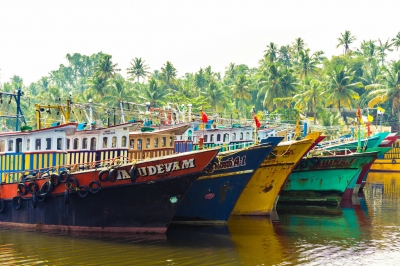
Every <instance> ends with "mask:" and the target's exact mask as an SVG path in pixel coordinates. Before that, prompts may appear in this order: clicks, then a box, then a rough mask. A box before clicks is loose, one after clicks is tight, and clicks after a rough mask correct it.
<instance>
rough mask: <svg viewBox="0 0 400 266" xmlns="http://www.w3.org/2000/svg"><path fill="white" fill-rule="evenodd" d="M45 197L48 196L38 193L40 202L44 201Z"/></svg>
mask: <svg viewBox="0 0 400 266" xmlns="http://www.w3.org/2000/svg"><path fill="white" fill-rule="evenodd" d="M45 199H46V197H45V196H44V195H41V194H39V195H37V201H38V202H40V203H42V202H43V201H44V200H45Z"/></svg>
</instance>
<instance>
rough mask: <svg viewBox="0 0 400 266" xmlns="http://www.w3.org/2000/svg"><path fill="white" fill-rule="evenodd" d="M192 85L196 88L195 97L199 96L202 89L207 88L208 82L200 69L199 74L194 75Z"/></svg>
mask: <svg viewBox="0 0 400 266" xmlns="http://www.w3.org/2000/svg"><path fill="white" fill-rule="evenodd" d="M194 85H195V86H196V88H197V93H198V95H197V96H199V95H200V93H201V92H203V89H204V88H205V87H207V86H208V81H207V79H206V76H205V72H204V70H203V69H202V68H200V70H199V72H197V73H196V74H195V75H194Z"/></svg>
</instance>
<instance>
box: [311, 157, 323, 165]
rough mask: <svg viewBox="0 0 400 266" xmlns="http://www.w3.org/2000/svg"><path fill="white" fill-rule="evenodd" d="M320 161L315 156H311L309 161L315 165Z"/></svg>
mask: <svg viewBox="0 0 400 266" xmlns="http://www.w3.org/2000/svg"><path fill="white" fill-rule="evenodd" d="M320 162H321V160H320V159H319V158H316V157H313V158H311V163H312V164H313V165H317V164H319V163H320Z"/></svg>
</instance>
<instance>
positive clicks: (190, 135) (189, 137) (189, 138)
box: [188, 130, 193, 140]
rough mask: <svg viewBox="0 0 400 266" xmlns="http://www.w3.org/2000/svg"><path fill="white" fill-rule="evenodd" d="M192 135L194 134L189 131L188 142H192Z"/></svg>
mask: <svg viewBox="0 0 400 266" xmlns="http://www.w3.org/2000/svg"><path fill="white" fill-rule="evenodd" d="M192 135H193V132H192V131H191V130H188V140H192Z"/></svg>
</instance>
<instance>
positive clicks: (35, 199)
mask: <svg viewBox="0 0 400 266" xmlns="http://www.w3.org/2000/svg"><path fill="white" fill-rule="evenodd" d="M36 206H37V195H36V194H33V195H32V207H33V208H34V209H36Z"/></svg>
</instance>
